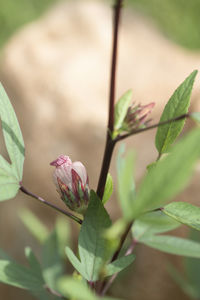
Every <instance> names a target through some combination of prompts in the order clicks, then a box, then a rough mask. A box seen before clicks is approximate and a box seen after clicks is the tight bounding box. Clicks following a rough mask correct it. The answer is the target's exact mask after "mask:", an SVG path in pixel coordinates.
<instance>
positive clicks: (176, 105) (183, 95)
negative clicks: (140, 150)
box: [155, 70, 197, 154]
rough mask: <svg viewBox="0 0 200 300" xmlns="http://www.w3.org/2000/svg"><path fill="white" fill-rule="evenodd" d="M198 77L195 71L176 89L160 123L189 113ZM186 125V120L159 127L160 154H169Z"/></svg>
mask: <svg viewBox="0 0 200 300" xmlns="http://www.w3.org/2000/svg"><path fill="white" fill-rule="evenodd" d="M196 75H197V71H196V70H195V71H194V72H192V73H191V74H190V76H188V77H187V78H186V79H185V81H184V82H183V83H182V84H181V85H180V86H179V87H178V88H177V89H176V91H175V92H174V94H173V95H172V96H171V98H170V99H169V101H168V103H167V104H166V106H165V109H164V111H163V114H162V116H161V118H160V122H163V121H167V120H170V119H173V118H176V117H178V116H180V115H183V114H186V113H187V112H188V108H189V104H190V95H191V92H192V87H193V83H194V79H195V77H196ZM184 123H185V120H184V119H183V120H180V121H177V122H172V123H169V124H166V125H163V126H160V127H158V130H157V133H156V139H155V144H156V148H157V150H158V152H159V153H160V154H162V153H165V152H168V150H169V147H170V146H171V145H172V143H173V142H174V141H175V140H176V138H177V137H178V136H179V134H180V133H181V131H182V129H183V126H184Z"/></svg>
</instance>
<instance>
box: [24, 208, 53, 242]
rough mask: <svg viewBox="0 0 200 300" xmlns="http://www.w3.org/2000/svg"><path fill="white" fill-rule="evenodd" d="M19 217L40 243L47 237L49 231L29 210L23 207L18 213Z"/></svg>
mask: <svg viewBox="0 0 200 300" xmlns="http://www.w3.org/2000/svg"><path fill="white" fill-rule="evenodd" d="M19 217H20V219H21V221H22V222H23V224H24V226H25V227H26V228H27V229H28V230H29V232H30V233H31V234H32V235H33V236H34V238H36V240H38V241H39V242H40V243H41V244H42V243H44V241H45V240H46V239H47V237H48V235H49V232H48V230H47V228H46V227H45V226H44V224H42V222H41V221H40V220H39V219H38V218H37V217H36V215H34V214H33V213H32V212H31V211H30V210H28V209H23V210H21V211H20V213H19Z"/></svg>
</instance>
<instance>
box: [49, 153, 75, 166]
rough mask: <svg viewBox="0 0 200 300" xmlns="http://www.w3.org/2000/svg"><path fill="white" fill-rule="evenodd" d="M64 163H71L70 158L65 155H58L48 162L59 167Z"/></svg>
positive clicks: (68, 164)
mask: <svg viewBox="0 0 200 300" xmlns="http://www.w3.org/2000/svg"><path fill="white" fill-rule="evenodd" d="M63 164H66V165H67V166H70V165H71V164H72V161H71V159H70V158H69V156H67V155H60V156H59V157H58V158H57V159H56V160H54V161H52V162H51V163H50V165H51V166H55V167H60V166H61V165H63Z"/></svg>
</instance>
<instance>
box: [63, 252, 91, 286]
mask: <svg viewBox="0 0 200 300" xmlns="http://www.w3.org/2000/svg"><path fill="white" fill-rule="evenodd" d="M65 250H66V254H67V257H68V259H69V261H70V262H71V264H72V265H73V267H74V268H75V269H76V270H77V271H78V273H80V274H81V275H82V276H83V278H85V279H87V280H89V277H88V276H87V274H86V273H85V271H84V268H83V267H82V264H81V262H80V260H79V259H78V258H77V257H76V255H75V254H74V252H73V251H72V250H71V249H70V248H69V247H66V249H65Z"/></svg>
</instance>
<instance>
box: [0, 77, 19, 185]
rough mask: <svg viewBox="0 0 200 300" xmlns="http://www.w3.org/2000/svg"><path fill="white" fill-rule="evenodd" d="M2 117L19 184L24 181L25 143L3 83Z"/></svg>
mask: <svg viewBox="0 0 200 300" xmlns="http://www.w3.org/2000/svg"><path fill="white" fill-rule="evenodd" d="M0 116H1V124H2V130H3V135H4V138H5V144H6V148H7V151H8V154H9V157H10V160H11V162H12V166H13V173H14V174H15V176H16V178H17V180H18V182H19V181H21V180H22V174H23V164H24V152H25V150H24V141H23V137H22V133H21V130H20V127H19V123H18V121H17V117H16V115H15V112H14V109H13V107H12V105H11V103H10V100H9V98H8V96H7V94H6V92H5V90H4V88H3V86H2V84H1V83H0Z"/></svg>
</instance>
